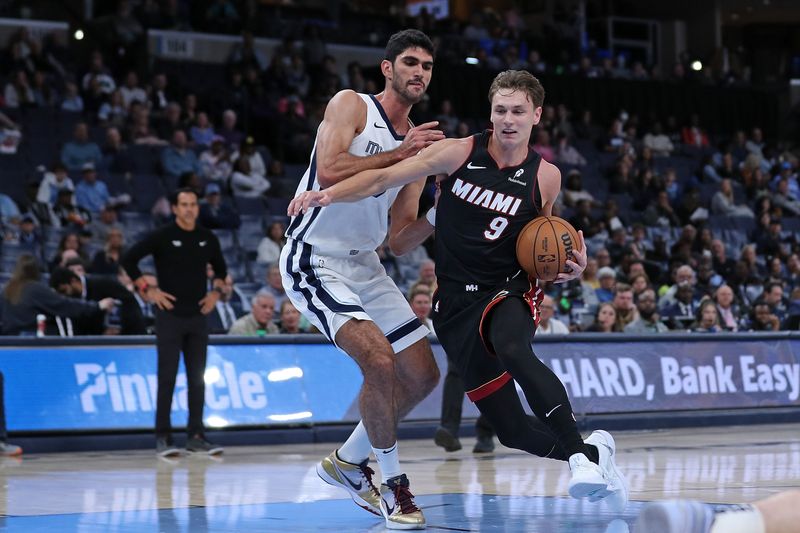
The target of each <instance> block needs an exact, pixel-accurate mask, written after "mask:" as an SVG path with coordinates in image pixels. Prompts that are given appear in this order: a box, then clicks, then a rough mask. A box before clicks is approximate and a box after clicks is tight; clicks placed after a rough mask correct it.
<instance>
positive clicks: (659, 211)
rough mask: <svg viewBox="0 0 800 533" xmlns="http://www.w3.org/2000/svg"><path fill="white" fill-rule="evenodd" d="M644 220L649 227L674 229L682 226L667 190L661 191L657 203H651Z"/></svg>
mask: <svg viewBox="0 0 800 533" xmlns="http://www.w3.org/2000/svg"><path fill="white" fill-rule="evenodd" d="M643 220H644V223H645V224H646V225H648V226H658V227H662V228H669V227H673V228H674V227H678V226H680V225H681V219H680V218H678V215H677V214H676V213H675V210H674V209H673V208H672V203H671V202H670V199H669V194H668V193H667V191H665V190H662V191H659V192H658V195H657V197H656V202H655V203H651V204H650V205H649V206H648V207H647V209H645V212H644V217H643Z"/></svg>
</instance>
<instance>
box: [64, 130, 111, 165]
mask: <svg viewBox="0 0 800 533" xmlns="http://www.w3.org/2000/svg"><path fill="white" fill-rule="evenodd" d="M72 137H73V140H72V141H69V142H67V143H65V144H64V147H63V148H62V149H61V162H62V163H64V165H66V167H67V170H69V171H70V172H79V171H80V170H82V169H83V166H84V165H85V164H86V163H92V164H93V165H99V164H100V163H101V162H102V161H103V154H102V152H100V147H99V146H97V143H95V142H93V141H90V140H89V126H87V125H86V123H85V122H79V123H78V124H76V125H75V132H74V133H73V136H72Z"/></svg>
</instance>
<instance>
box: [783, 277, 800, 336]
mask: <svg viewBox="0 0 800 533" xmlns="http://www.w3.org/2000/svg"><path fill="white" fill-rule="evenodd" d="M781 329H785V330H789V331H797V330H798V329H800V287H795V288H794V289H792V292H791V294H790V296H789V305H788V307H787V309H786V318H785V319H784V320H783V324H781Z"/></svg>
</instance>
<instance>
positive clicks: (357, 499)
mask: <svg viewBox="0 0 800 533" xmlns="http://www.w3.org/2000/svg"><path fill="white" fill-rule="evenodd" d="M316 470H317V475H318V476H319V478H320V479H321V480H322V481H324V482H325V483H327V484H328V485H330V486H332V487H338V488H340V489H344V490H346V491H347V493H348V494H349V495H350V497H351V498H352V499H353V502H354V503H355V504H356V505H358V506H359V507H361V508H362V509H364V510H365V511H367V512H368V513H371V514H374V515H376V516H380V517H383V514H382V513H381V512H380V511H376V510H374V509H373V508H372V506H371V505H369V504H368V503H367V501H366V500H364V498H362V497H361V496H359V495H358V493H357V492H355V491H353V490H350V489H349V488H348V487H347V485H345V484H344V483H342V482H340V481H339V480H337V479H334V478H333V477H331V476H330V474H328V472H327V471H326V470H325V469H324V468H322V463H317V466H316ZM387 527H388V526H387Z"/></svg>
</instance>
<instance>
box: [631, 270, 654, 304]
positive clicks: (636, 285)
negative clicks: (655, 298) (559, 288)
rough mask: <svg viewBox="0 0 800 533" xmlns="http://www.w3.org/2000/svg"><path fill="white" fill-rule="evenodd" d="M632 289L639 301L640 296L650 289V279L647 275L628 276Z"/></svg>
mask: <svg viewBox="0 0 800 533" xmlns="http://www.w3.org/2000/svg"><path fill="white" fill-rule="evenodd" d="M628 280H629V281H630V286H631V289H632V290H633V297H634V299H635V300H636V301H638V298H639V295H640V294H642V293H643V292H644V291H646V290H647V289H649V288H650V278H649V277H648V276H647V274H646V273H644V272H642V273H637V274H632V275H629V276H628Z"/></svg>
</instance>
